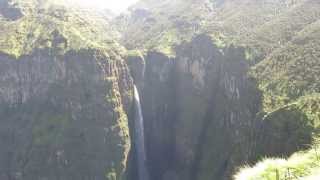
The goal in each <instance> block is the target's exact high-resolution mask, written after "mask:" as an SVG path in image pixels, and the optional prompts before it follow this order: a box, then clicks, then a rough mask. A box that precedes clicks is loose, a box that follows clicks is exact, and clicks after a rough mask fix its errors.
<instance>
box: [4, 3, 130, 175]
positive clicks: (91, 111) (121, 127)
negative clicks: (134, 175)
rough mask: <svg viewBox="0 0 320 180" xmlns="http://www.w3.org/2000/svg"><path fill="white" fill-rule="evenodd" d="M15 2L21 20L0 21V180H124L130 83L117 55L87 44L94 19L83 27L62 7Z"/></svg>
mask: <svg viewBox="0 0 320 180" xmlns="http://www.w3.org/2000/svg"><path fill="white" fill-rule="evenodd" d="M43 2H44V1H43ZM17 3H18V4H17V5H16V6H17V7H16V8H18V9H19V8H20V10H21V12H23V16H22V17H20V18H19V19H17V20H12V19H11V20H8V19H3V18H0V21H1V24H0V27H1V28H0V29H1V34H0V41H1V45H0V51H1V53H0V76H1V77H0V107H1V108H0V146H1V150H0V179H1V180H12V179H16V180H38V179H39V180H40V179H48V180H57V179H61V180H71V179H99V180H100V179H108V180H113V179H125V175H124V174H125V170H126V166H127V156H128V153H129V150H130V137H129V127H128V118H127V113H128V112H129V110H130V108H131V103H132V93H133V91H132V88H133V83H132V78H131V76H130V74H129V70H128V68H127V65H126V63H125V61H124V60H123V57H124V55H123V52H122V51H123V50H122V49H121V47H120V46H117V44H116V43H113V42H110V41H109V43H108V42H107V43H108V46H106V44H101V43H100V42H105V41H104V40H101V41H99V40H100V39H98V37H100V36H96V38H97V41H93V39H90V32H87V33H86V31H88V30H90V29H91V30H92V32H91V33H94V32H102V31H103V30H105V29H104V28H103V27H104V25H103V26H102V25H101V26H100V25H99V26H96V27H95V26H90V23H97V21H99V19H98V20H97V21H90V23H89V22H88V23H89V24H86V25H88V27H87V28H84V27H83V26H84V25H83V24H82V25H81V24H78V22H79V23H80V22H82V23H85V22H86V20H87V19H85V18H83V19H81V18H79V17H78V16H77V13H74V12H73V11H69V10H68V11H66V9H65V7H64V6H55V5H52V4H50V2H48V4H45V5H46V6H50V8H45V7H43V8H40V7H42V6H40V5H39V6H35V7H38V8H39V9H34V8H35V7H33V6H32V5H34V4H32V3H33V1H29V2H28V3H29V5H28V6H25V5H24V4H23V3H19V2H17ZM24 3H27V2H24ZM43 5H44V4H43ZM29 8H30V9H29ZM1 12H2V11H1ZM82 13H85V12H82ZM87 15H88V14H87ZM88 17H91V16H90V14H89V15H88ZM95 17H96V18H98V17H99V16H95ZM71 23H74V24H71ZM77 26H79V28H78V29H74V28H76V27H77ZM68 27H69V28H68ZM66 28H68V29H66ZM10 29H15V30H14V31H10ZM105 32H106V33H107V32H108V31H105ZM82 34H83V36H82ZM79 38H82V39H79ZM108 38H110V37H108ZM79 41H81V43H79Z"/></svg>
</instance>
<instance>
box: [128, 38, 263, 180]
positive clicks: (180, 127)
mask: <svg viewBox="0 0 320 180" xmlns="http://www.w3.org/2000/svg"><path fill="white" fill-rule="evenodd" d="M136 58H138V57H136ZM129 60H131V61H132V60H134V58H130V59H129ZM144 60H145V64H146V65H145V72H144V78H143V79H138V80H140V82H139V84H142V85H141V86H142V89H143V90H142V94H143V95H142V109H143V113H144V118H145V128H146V130H145V132H146V139H147V152H148V162H149V167H150V171H151V173H152V175H153V176H152V178H153V179H159V180H162V179H172V178H175V179H186V180H187V179H213V178H217V179H228V178H229V177H228V174H231V172H232V171H233V168H235V167H236V166H237V165H239V164H241V163H242V162H245V161H247V160H249V158H250V156H251V155H252V154H250V153H251V150H252V149H251V146H252V144H251V142H252V141H253V139H252V138H254V137H253V136H254V135H253V133H254V132H253V129H252V128H251V127H253V126H254V124H255V122H254V121H255V115H256V113H258V112H259V109H260V106H261V97H260V96H261V93H260V92H259V90H258V89H257V86H256V83H255V82H254V81H253V80H252V79H250V78H249V76H248V74H247V73H248V69H249V66H248V62H247V61H246V60H245V54H244V49H243V48H236V47H228V48H218V47H217V46H216V45H215V44H214V43H213V40H212V39H211V37H209V36H206V35H199V36H197V37H195V38H194V39H193V40H192V41H191V42H185V43H182V44H181V45H179V46H177V47H176V56H175V57H170V56H167V55H166V54H163V53H159V52H154V51H150V52H147V53H146V55H145V56H144ZM136 62H138V61H136ZM130 63H132V62H130ZM131 67H132V66H131ZM135 71H137V70H135Z"/></svg>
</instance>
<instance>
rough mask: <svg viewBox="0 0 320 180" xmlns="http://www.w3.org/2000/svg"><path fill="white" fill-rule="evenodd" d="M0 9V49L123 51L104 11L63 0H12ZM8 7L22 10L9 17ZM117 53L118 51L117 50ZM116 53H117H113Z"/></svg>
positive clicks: (18, 52)
mask: <svg viewBox="0 0 320 180" xmlns="http://www.w3.org/2000/svg"><path fill="white" fill-rule="evenodd" d="M4 2H5V3H7V4H8V5H7V6H8V7H4V8H3V9H0V51H1V52H3V53H6V54H9V55H12V56H15V57H19V56H21V55H24V54H29V53H30V52H32V50H33V49H35V48H55V49H59V50H60V51H63V52H66V51H68V50H71V49H73V50H79V49H82V48H84V49H87V48H97V49H105V50H107V51H108V52H109V53H113V52H117V51H123V50H122V49H121V47H120V46H119V45H118V44H117V43H116V42H115V41H114V38H115V37H116V36H117V34H116V33H115V31H113V30H112V28H111V27H110V25H109V22H108V21H109V20H108V13H107V12H98V11H97V12H95V11H93V10H89V9H83V8H82V9H81V8H79V7H76V6H71V5H69V4H68V3H66V2H64V1H60V0H59V1H48V0H44V1H41V0H27V1H25V0H13V1H12V2H11V3H8V1H7V0H6V1H4ZM8 8H15V9H16V10H19V11H21V14H22V16H21V17H19V18H18V19H14V20H12V19H8V18H6V17H5V15H4V13H3V12H5V11H6V10H7V9H8ZM118 53H119V52H118ZM114 54H117V53H113V55H114ZM110 55H112V54H110Z"/></svg>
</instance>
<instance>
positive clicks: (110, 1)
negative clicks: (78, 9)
mask: <svg viewBox="0 0 320 180" xmlns="http://www.w3.org/2000/svg"><path fill="white" fill-rule="evenodd" d="M74 1H76V2H77V3H78V4H80V5H81V6H86V7H89V8H96V9H109V10H111V11H112V12H114V13H121V12H123V11H125V10H126V9H127V8H128V7H129V6H131V5H133V4H134V3H136V2H137V1H138V0H74Z"/></svg>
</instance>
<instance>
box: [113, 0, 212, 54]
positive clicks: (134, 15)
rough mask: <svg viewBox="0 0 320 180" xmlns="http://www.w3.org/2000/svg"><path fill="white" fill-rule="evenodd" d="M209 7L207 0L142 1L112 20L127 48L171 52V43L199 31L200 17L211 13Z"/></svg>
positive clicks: (172, 44) (187, 38) (202, 17)
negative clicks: (126, 12)
mask: <svg viewBox="0 0 320 180" xmlns="http://www.w3.org/2000/svg"><path fill="white" fill-rule="evenodd" d="M209 6H210V3H209V2H207V0H200V1H197V2H195V1H193V0H176V1H169V0H165V1H156V0H142V1H140V2H139V3H138V4H136V5H135V6H134V7H132V8H131V10H130V12H129V13H128V14H123V15H122V16H120V17H118V18H116V19H115V23H116V24H117V26H118V28H119V30H120V31H121V33H122V42H123V43H124V44H125V46H126V47H127V48H129V49H135V48H140V49H152V50H156V51H159V52H163V53H165V54H169V55H172V54H174V51H173V46H174V45H176V44H179V43H180V42H181V41H183V40H190V39H191V38H192V37H193V35H194V34H197V33H199V32H200V27H201V24H202V23H203V20H204V18H205V17H206V16H207V15H208V14H210V12H211V9H210V7H209Z"/></svg>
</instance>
